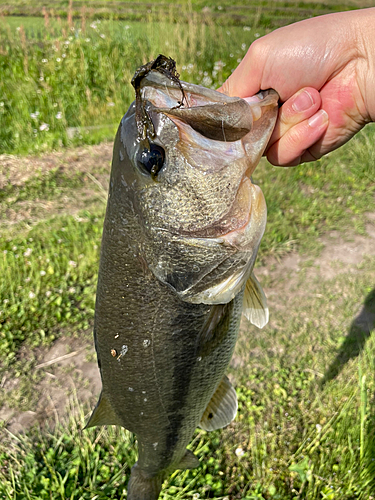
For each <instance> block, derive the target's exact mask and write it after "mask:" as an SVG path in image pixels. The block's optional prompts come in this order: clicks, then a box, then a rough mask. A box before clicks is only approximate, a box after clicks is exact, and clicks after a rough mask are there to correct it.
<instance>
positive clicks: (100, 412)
mask: <svg viewBox="0 0 375 500" xmlns="http://www.w3.org/2000/svg"><path fill="white" fill-rule="evenodd" d="M96 425H121V423H120V421H119V419H118V417H117V415H116V414H115V412H114V411H113V408H112V406H111V403H110V402H109V401H108V399H107V397H106V396H105V394H103V392H102V393H101V394H100V397H99V401H98V403H97V405H96V406H95V408H94V411H93V412H92V414H91V417H90V419H89V421H88V422H87V424H86V426H85V429H87V428H88V427H95V426H96Z"/></svg>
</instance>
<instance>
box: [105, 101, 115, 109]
mask: <svg viewBox="0 0 375 500" xmlns="http://www.w3.org/2000/svg"><path fill="white" fill-rule="evenodd" d="M114 105H115V103H114V102H107V106H109V107H110V108H112V107H113V106H114Z"/></svg>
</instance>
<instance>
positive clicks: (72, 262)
mask: <svg viewBox="0 0 375 500" xmlns="http://www.w3.org/2000/svg"><path fill="white" fill-rule="evenodd" d="M68 265H69V266H71V267H77V262H74V260H70V261H69V262H68Z"/></svg>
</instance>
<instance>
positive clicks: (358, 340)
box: [321, 288, 375, 386]
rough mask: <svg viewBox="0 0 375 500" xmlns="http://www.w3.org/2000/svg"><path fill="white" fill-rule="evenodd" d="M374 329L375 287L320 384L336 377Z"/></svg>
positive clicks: (359, 350) (359, 351) (361, 347)
mask: <svg viewBox="0 0 375 500" xmlns="http://www.w3.org/2000/svg"><path fill="white" fill-rule="evenodd" d="M374 329H375V288H374V289H373V290H371V292H370V293H369V294H368V295H367V297H366V299H365V302H364V304H363V307H362V310H361V312H360V313H359V314H358V316H357V317H356V318H355V319H354V320H353V322H352V324H351V326H350V330H349V334H348V336H347V337H346V339H345V341H344V343H343V345H342V346H341V348H340V350H339V352H338V353H337V356H336V358H335V359H334V360H333V362H332V363H331V365H330V366H329V367H328V369H327V370H326V373H325V375H324V378H323V380H322V381H321V385H322V386H324V384H326V383H327V382H329V381H330V380H332V379H334V378H335V377H337V375H338V374H339V373H340V371H341V370H342V369H343V367H344V366H345V364H346V363H347V362H348V361H349V360H350V359H352V358H355V357H357V356H358V355H359V354H360V353H361V352H362V350H363V349H364V347H365V343H366V340H367V339H368V338H369V337H370V335H371V332H372V331H373V330H374Z"/></svg>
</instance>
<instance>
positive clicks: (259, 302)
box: [242, 273, 269, 328]
mask: <svg viewBox="0 0 375 500" xmlns="http://www.w3.org/2000/svg"><path fill="white" fill-rule="evenodd" d="M242 314H243V315H244V316H245V317H246V318H247V319H248V320H249V321H250V323H252V324H253V325H255V326H257V327H258V328H263V327H264V326H265V325H266V324H267V323H268V317H269V313H268V306H267V299H266V296H265V294H264V292H263V289H262V287H261V286H260V283H259V281H258V280H257V279H256V277H255V275H254V273H251V276H250V278H249V279H248V280H247V282H246V288H245V295H244V302H243V311H242Z"/></svg>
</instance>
